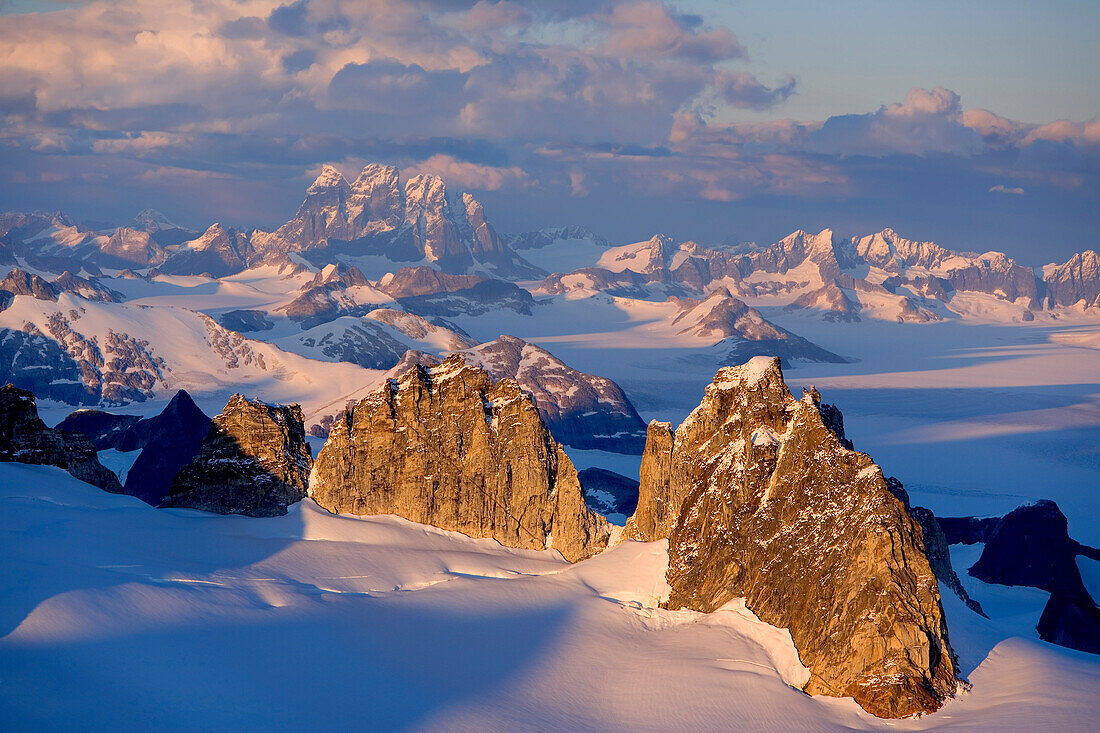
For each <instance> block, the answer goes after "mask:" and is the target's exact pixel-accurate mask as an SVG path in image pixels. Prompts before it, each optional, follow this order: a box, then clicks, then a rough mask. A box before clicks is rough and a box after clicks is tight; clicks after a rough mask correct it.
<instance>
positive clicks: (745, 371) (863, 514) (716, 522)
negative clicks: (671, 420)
mask: <svg viewBox="0 0 1100 733" xmlns="http://www.w3.org/2000/svg"><path fill="white" fill-rule="evenodd" d="M827 408H828V409H827ZM830 410H835V408H829V407H828V406H826V405H822V404H820V403H819V397H818V396H817V395H816V393H815V392H812V391H811V392H807V394H806V395H805V396H804V399H803V400H796V399H795V398H794V397H793V396H792V395H791V394H790V392H789V391H788V390H787V388H786V385H785V384H784V382H783V373H782V369H781V367H780V363H779V360H778V359H774V358H767V357H760V358H755V359H752V360H750V361H749V362H747V363H745V364H742V365H740V366H736V367H727V368H724V369H722V370H720V371H719V372H718V374H717V375H716V376H715V378H714V381H713V382H712V383H711V384H710V385H708V387H707V389H706V393H705V395H704V397H703V400H702V402H701V403H700V405H699V407H697V408H696V409H695V411H693V412H692V413H691V415H689V416H688V418H687V419H685V420H684V422H683V423H682V424H681V425H680V426H679V427H678V428H677V429H676V430H675V432H672V430H671V426H668V425H663V424H659V423H652V424H651V425H650V427H649V437H648V440H647V444H646V451H645V454H644V455H643V459H642V471H641V485H640V487H639V501H638V509H637V511H636V512H635V515H634V516H633V517H631V519H630V520H629V521H628V523H627V526H626V528H625V529H624V536H626V537H632V538H637V539H643V540H655V539H660V538H663V537H667V538H669V556H670V564H669V570H668V574H667V579H668V582H669V585H670V586H671V587H672V592H671V595H670V598H669V607H670V608H692V609H695V610H698V611H704V612H710V611H713V610H715V609H717V608H719V607H721V606H722V605H723V604H725V603H727V602H728V601H730V600H732V599H734V598H738V597H743V598H745V599H746V603H747V605H748V607H749V609H750V610H752V611H753V612H754V613H755V614H756V615H757V616H758V617H760V618H761V619H762V620H764V621H766V622H768V623H770V624H773V625H775V626H779V627H784V628H787V629H789V630H790V633H791V638H792V639H793V640H794V643H795V646H796V647H797V648H798V652H799V656H800V658H801V660H802V663H803V664H805V665H806V666H807V667H809V669H810V671H811V677H810V680H809V682H808V683H807V685H806V691H807V692H809V693H811V694H827V695H834V696H842V697H843V696H852V697H854V698H855V700H856V702H858V703H859V704H860V705H861V706H863V707H864V708H865V709H866V710H868V711H869V712H872V713H874V714H875V715H879V716H881V717H904V716H907V715H912V714H914V713H920V712H928V711H931V710H935V709H936V708H938V707H939V706H940V705H941V704H942V702H943V700H944V699H945V698H946V697H949V696H950V695H952V694H954V691H955V687H956V684H957V683H956V681H955V666H954V660H953V655H952V652H951V648H950V645H949V644H948V640H947V628H946V624H945V621H944V615H943V610H942V608H941V606H940V598H939V589H938V585H937V581H936V577H935V575H934V574H933V572H932V569H931V566H930V564H929V561H928V559H927V556H926V555H925V550H924V543H923V539H922V534H921V530H920V527H919V525H918V524H917V523H916V522H915V521H914V520H913V518H912V517H911V516H910V514H909V512H908V510H907V508H906V506H905V505H904V504H903V503H902V502H901V501H900V500H899V499H898V498H897V497H895V496H894V494H893V493H892V492H891V491H890V489H889V487H888V485H887V483H886V480H885V478H884V477H883V475H882V471H881V469H879V467H878V466H876V465H875V464H874V462H873V461H872V460H871V458H870V457H869V456H867V455H866V454H863V453H859V452H857V451H854V450H851V449H850V448H848V447H847V444H846V443H845V442H844V438H843V435H842V434H838V432H837V431H838V427H839V425H840V424H841V423H840V422H839V421H838V420H837V419H836V417H837V416H836V415H833V414H830Z"/></svg>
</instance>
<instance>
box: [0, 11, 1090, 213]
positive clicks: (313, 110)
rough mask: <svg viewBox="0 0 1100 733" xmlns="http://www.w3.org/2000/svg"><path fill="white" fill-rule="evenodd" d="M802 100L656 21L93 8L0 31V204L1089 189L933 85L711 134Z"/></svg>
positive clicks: (1028, 130) (730, 55)
mask: <svg viewBox="0 0 1100 733" xmlns="http://www.w3.org/2000/svg"><path fill="white" fill-rule="evenodd" d="M779 62H780V63H781V62H782V60H781V59H780V60H779ZM782 70H783V69H782V67H780V71H782ZM799 90H800V86H799V82H798V80H797V79H796V78H795V77H794V76H783V75H782V74H779V75H776V76H768V77H763V76H761V75H760V74H759V73H757V70H756V69H754V67H753V64H752V60H751V57H750V54H749V49H747V48H746V47H745V46H744V45H743V44H742V42H741V40H740V39H739V37H738V35H737V34H735V33H734V30H733V29H731V28H727V27H724V26H722V25H720V24H716V23H714V22H713V21H712V20H711V19H710V18H707V17H702V16H699V15H692V14H686V13H683V12H679V9H678V7H677V5H676V4H674V3H671V2H667V3H662V2H638V1H635V0H556V1H554V2H545V1H540V0H502V1H500V2H497V1H494V0H415V1H410V0H369V1H364V2H355V3H347V2H339V1H338V0H295V1H293V2H291V1H289V0H180V1H179V2H175V3H168V4H166V3H164V2H161V0H127V1H125V2H123V0H92V1H91V2H84V3H81V4H76V5H73V6H72V7H67V8H65V9H62V10H58V11H56V12H52V13H48V14H44V13H24V14H14V15H6V16H0V115H3V120H4V124H3V125H0V147H2V149H3V152H2V154H0V181H2V180H14V179H15V178H16V177H17V176H19V175H21V176H23V178H24V179H25V180H27V181H31V182H32V183H31V184H28V187H26V189H25V190H24V189H23V188H19V187H13V188H11V189H7V190H4V191H0V192H3V193H6V194H9V195H7V196H6V198H5V200H6V201H8V202H17V201H18V202H22V201H28V200H30V199H29V198H28V197H29V196H31V195H34V196H41V197H56V196H62V195H63V196H64V197H65V199H64V200H53V199H49V200H45V198H42V199H34V201H35V202H40V203H36V205H41V206H44V207H49V208H58V207H68V206H70V205H71V204H70V201H74V202H81V201H83V202H85V203H86V205H88V206H89V207H92V208H95V209H97V210H98V209H99V208H102V206H103V205H104V202H105V201H106V197H107V192H106V191H104V190H103V183H102V182H103V181H107V180H110V181H111V182H112V184H113V186H114V188H116V189H117V190H118V191H120V192H126V194H125V195H127V196H132V197H133V198H139V197H140V194H141V192H142V191H151V192H153V195H161V194H163V195H164V196H165V197H168V198H169V201H172V200H173V199H172V198H171V194H172V192H173V191H174V192H175V193H176V194H178V196H177V198H179V199H180V200H181V201H182V198H183V197H189V198H188V201H191V202H194V203H193V206H194V207H195V210H196V211H197V210H198V209H199V208H200V207H207V208H209V209H210V210H211V211H222V212H223V211H224V210H225V205H226V202H228V201H233V200H236V201H240V202H242V203H241V205H242V206H244V207H246V209H247V211H249V212H252V213H256V212H259V213H260V214H262V215H263V217H264V221H266V222H276V223H277V217H279V216H282V215H284V213H285V212H284V211H283V210H282V206H283V203H282V202H285V201H289V202H290V203H289V204H286V206H289V207H290V208H292V207H293V205H294V199H296V198H297V197H298V196H299V195H300V193H301V191H300V189H301V181H302V180H303V176H304V175H305V172H306V171H307V170H309V169H311V168H312V167H315V166H317V165H318V164H320V163H321V162H324V161H329V160H337V161H342V162H344V163H347V164H349V165H351V164H352V162H353V161H356V162H360V161H361V162H365V161H369V160H375V161H381V162H388V163H393V164H396V165H399V166H400V167H401V168H402V169H403V170H405V171H407V172H436V173H439V174H442V175H443V176H444V177H445V178H446V179H447V180H448V181H449V182H451V183H452V184H453V185H455V186H458V187H462V188H470V189H475V190H479V191H485V192H493V193H494V194H498V195H500V196H506V195H509V194H511V193H513V192H516V196H517V197H518V196H519V195H521V194H522V195H524V196H527V197H528V198H529V199H530V202H531V203H530V204H529V205H530V206H531V207H533V208H537V207H539V206H543V207H544V208H550V207H551V206H552V204H550V203H546V202H547V201H550V200H553V197H560V198H559V199H557V200H558V201H565V202H566V203H567V204H569V205H572V206H576V207H584V206H592V207H597V202H600V204H601V206H602V210H603V211H605V212H606V208H607V207H606V205H604V204H607V202H615V201H625V200H627V199H628V198H630V197H642V199H645V200H649V199H646V198H645V197H653V200H654V201H660V202H667V205H668V206H681V205H684V202H716V203H725V204H736V203H737V202H745V201H760V200H765V199H766V200H769V201H771V202H773V203H772V204H770V205H776V206H777V205H779V204H777V203H774V202H780V201H782V202H786V203H789V202H791V201H793V200H796V199H797V200H806V201H829V202H838V201H842V200H851V201H855V200H863V201H876V202H881V201H882V200H883V197H884V196H885V194H883V193H882V192H883V191H884V190H896V191H902V190H904V194H905V195H906V196H908V197H910V198H912V197H913V192H914V190H918V188H919V187H918V186H917V183H918V182H919V183H920V184H921V185H923V186H927V187H928V190H929V191H937V190H947V189H949V188H950V189H951V190H956V191H957V190H962V186H963V184H962V183H960V182H959V181H962V180H965V186H966V190H967V191H970V192H971V193H973V192H977V193H978V194H980V197H981V198H982V199H983V200H985V201H987V202H988V201H989V200H990V199H993V198H995V197H988V196H986V195H985V194H986V193H987V188H988V187H989V185H990V183H991V182H992V181H1004V183H1002V184H998V185H1001V186H1003V187H1004V189H1005V190H1004V192H1006V193H1007V192H1009V191H1011V190H1012V189H1015V188H1019V187H1020V186H1026V187H1027V191H1028V194H1029V195H1028V196H1027V198H1026V199H1020V200H1019V201H1018V202H1017V203H1020V204H1023V203H1026V202H1027V201H1029V200H1035V201H1039V200H1041V199H1042V195H1043V192H1044V190H1048V189H1049V188H1050V187H1059V191H1060V192H1061V193H1065V192H1072V193H1073V195H1077V196H1087V195H1094V193H1091V192H1095V190H1096V188H1097V185H1098V184H1097V183H1096V182H1097V181H1098V180H1100V162H1098V161H1100V119H1093V120H1090V121H1085V122H1071V121H1064V120H1063V121H1055V122H1051V123H1048V124H1043V125H1034V124H1026V123H1022V122H1018V121H1014V120H1010V119H1008V118H1005V117H1002V116H999V115H997V114H996V113H995V112H993V111H989V110H981V109H970V110H968V109H966V108H965V104H964V102H965V100H964V99H961V98H960V96H959V95H958V94H957V93H955V92H954V91H952V90H950V89H947V88H943V87H931V88H927V89H925V88H914V89H911V90H909V91H908V93H906V94H905V95H904V98H903V99H901V100H900V101H897V100H889V99H887V100H882V101H883V102H884V104H883V105H882V106H881V107H879V108H878V109H873V110H855V111H854V113H853V114H846V115H838V116H834V117H831V118H829V119H825V120H792V119H773V120H770V121H763V122H761V121H756V122H751V123H750V122H735V123H721V122H718V121H717V120H721V119H738V118H741V119H743V118H744V114H743V113H742V112H740V111H741V110H754V111H757V112H759V111H761V110H769V109H774V110H778V111H780V112H781V111H782V109H783V105H784V102H785V101H786V100H788V99H790V98H791V96H792V95H794V94H796V93H798V91H799ZM815 91H816V92H820V90H815ZM899 91H900V90H899ZM776 116H777V117H780V116H781V115H780V114H777V115H776ZM759 117H760V115H753V118H754V119H757V118H759ZM188 171H190V173H188ZM44 175H45V176H49V177H50V178H51V180H53V181H55V182H56V181H61V182H63V185H56V186H52V187H49V186H46V185H45V183H46V182H45V179H43V178H42V176H44ZM938 176H942V177H944V178H939V177H938ZM948 177H949V178H950V180H948ZM81 185H84V186H85V188H80V186H81ZM35 186H40V187H39V188H35ZM905 186H909V187H908V188H905ZM952 186H954V187H955V188H951V187H952ZM244 188H249V189H250V190H252V191H256V192H259V193H256V194H255V195H251V194H250V195H249V196H246V195H245V194H244V193H243V189H244ZM994 189H996V187H994ZM920 190H923V189H920ZM13 192H14V196H13V195H12V194H13ZM994 192H1002V191H999V190H995V191H994ZM1066 195H1068V194H1066ZM265 196H266V197H267V200H269V201H270V202H272V203H268V204H266V205H267V206H269V207H271V208H270V210H269V211H268V212H267V213H266V214H265V213H263V211H262V207H263V206H264V205H265V204H264V201H265V198H264V197H265ZM16 197H18V198H16ZM276 200H278V202H280V203H279V204H278V205H277V204H276V203H274V202H275V201H276ZM913 200H914V201H915V200H916V199H913ZM199 202H201V204H200V203H199ZM540 202H542V203H540ZM149 203H150V204H156V203H158V202H149ZM8 205H16V204H15V203H9V204H8ZM19 205H22V204H19ZM159 205H160V206H163V201H161V202H159ZM524 205H528V204H524ZM662 205H664V204H662ZM914 205H915V204H914ZM139 208H141V207H139ZM131 215H132V213H131ZM562 215H563V216H567V214H562ZM267 217H275V219H271V218H267Z"/></svg>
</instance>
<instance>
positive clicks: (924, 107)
mask: <svg viewBox="0 0 1100 733" xmlns="http://www.w3.org/2000/svg"><path fill="white" fill-rule="evenodd" d="M805 147H806V149H807V150H810V151H812V152H816V153H825V154H830V155H875V156H881V155H891V154H907V155H927V154H930V153H949V154H954V155H971V154H974V153H978V152H980V151H981V150H982V149H983V148H984V142H983V141H982V137H981V135H980V134H978V133H977V132H975V131H974V130H972V129H971V128H969V127H967V126H966V125H964V124H963V117H962V108H961V105H960V99H959V95H957V94H956V93H955V92H953V91H951V90H949V89H944V88H943V87H936V88H934V89H932V90H925V89H910V90H909V93H908V94H906V95H905V101H904V102H901V103H895V104H891V105H889V106H884V107H881V108H879V110H878V111H877V112H872V113H870V114H862V115H858V114H857V115H841V116H838V117H830V118H829V119H828V120H826V121H825V123H824V124H823V125H822V126H821V128H820V129H818V130H815V131H814V132H812V133H810V134H809V135H808V136H807V138H806V141H805Z"/></svg>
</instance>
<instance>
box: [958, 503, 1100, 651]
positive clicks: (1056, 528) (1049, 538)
mask: <svg viewBox="0 0 1100 733" xmlns="http://www.w3.org/2000/svg"><path fill="white" fill-rule="evenodd" d="M940 523H941V524H942V525H943V529H944V535H945V541H946V542H948V543H951V544H954V543H962V544H967V545H970V544H974V543H975V542H982V543H984V544H985V548H984V549H983V550H982V555H981V557H980V558H978V561H977V562H976V563H974V565H973V566H971V568H970V571H969V572H970V575H971V576H973V577H975V578H977V579H978V580H981V581H982V582H984V583H997V584H999V585H1023V586H1030V587H1032V588H1040V589H1042V590H1045V591H1047V592H1049V593H1050V600H1048V601H1047V605H1046V607H1045V608H1044V609H1043V614H1042V616H1040V617H1039V623H1038V625H1037V626H1036V630H1037V631H1038V632H1039V638H1041V639H1043V640H1045V641H1049V642H1051V643H1052V644H1059V645H1061V646H1065V647H1070V648H1071V649H1078V650H1080V651H1085V652H1092V653H1093V654H1100V607H1098V606H1097V605H1096V601H1095V600H1094V599H1093V598H1092V597H1091V596H1090V595H1089V592H1088V590H1087V589H1086V588H1085V584H1084V581H1083V580H1082V579H1081V571H1080V568H1078V567H1077V556H1078V555H1084V556H1086V557H1090V558H1092V559H1094V560H1100V550H1096V549H1095V548H1092V547H1088V546H1086V545H1082V544H1080V543H1079V542H1077V541H1076V540H1073V539H1072V538H1070V536H1069V523H1068V522H1067V520H1066V516H1065V515H1064V514H1062V510H1061V509H1059V508H1058V505H1057V504H1055V503H1054V502H1053V501H1047V500H1043V501H1037V502H1035V503H1034V504H1025V505H1023V506H1019V507H1016V508H1015V509H1013V510H1012V511H1011V512H1009V513H1008V514H1006V515H1005V516H1003V517H992V518H984V519H980V518H976V517H950V518H946V519H940Z"/></svg>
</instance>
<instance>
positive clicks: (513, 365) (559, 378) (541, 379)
mask: <svg viewBox="0 0 1100 733" xmlns="http://www.w3.org/2000/svg"><path fill="white" fill-rule="evenodd" d="M459 353H461V355H462V357H463V358H464V359H465V360H466V362H467V363H470V364H474V365H477V366H479V367H481V368H483V369H485V370H486V371H487V372H489V374H490V375H491V376H492V377H493V379H494V380H500V379H506V378H511V379H515V380H516V382H518V383H519V386H520V387H521V388H522V389H523V390H524V391H525V392H527V393H528V394H530V395H531V396H533V397H534V398H535V405H536V406H537V407H538V410H539V413H540V414H541V415H542V419H543V421H544V422H545V423H546V426H547V427H548V428H549V429H550V432H552V433H553V434H554V437H555V438H556V439H557V440H558V441H559V442H561V443H564V444H566V445H571V446H573V447H575V448H579V449H581V450H606V451H612V452H615V453H628V454H633V455H637V454H639V453H641V452H642V449H643V448H644V447H645V442H644V441H645V430H646V427H645V423H644V422H642V418H641V417H639V416H638V411H637V410H636V409H635V408H634V404H633V403H632V402H631V401H630V399H629V398H628V397H627V396H626V393H625V392H623V390H622V388H620V387H619V385H617V384H615V382H613V381H611V380H610V379H608V378H607V377H600V376H596V375H594V374H586V373H584V372H581V371H578V370H576V369H574V368H572V367H571V366H569V365H568V364H566V363H565V362H563V361H561V360H560V359H558V358H557V357H555V356H554V355H553V354H551V353H550V352H549V351H546V350H545V349H542V348H540V347H538V346H535V345H534V344H529V343H527V342H526V341H524V340H522V339H518V338H516V337H515V336H501V337H499V338H497V339H494V340H492V341H487V342H485V343H483V344H480V345H477V346H474V347H472V348H468V349H464V350H462V351H461V352H459Z"/></svg>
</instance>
